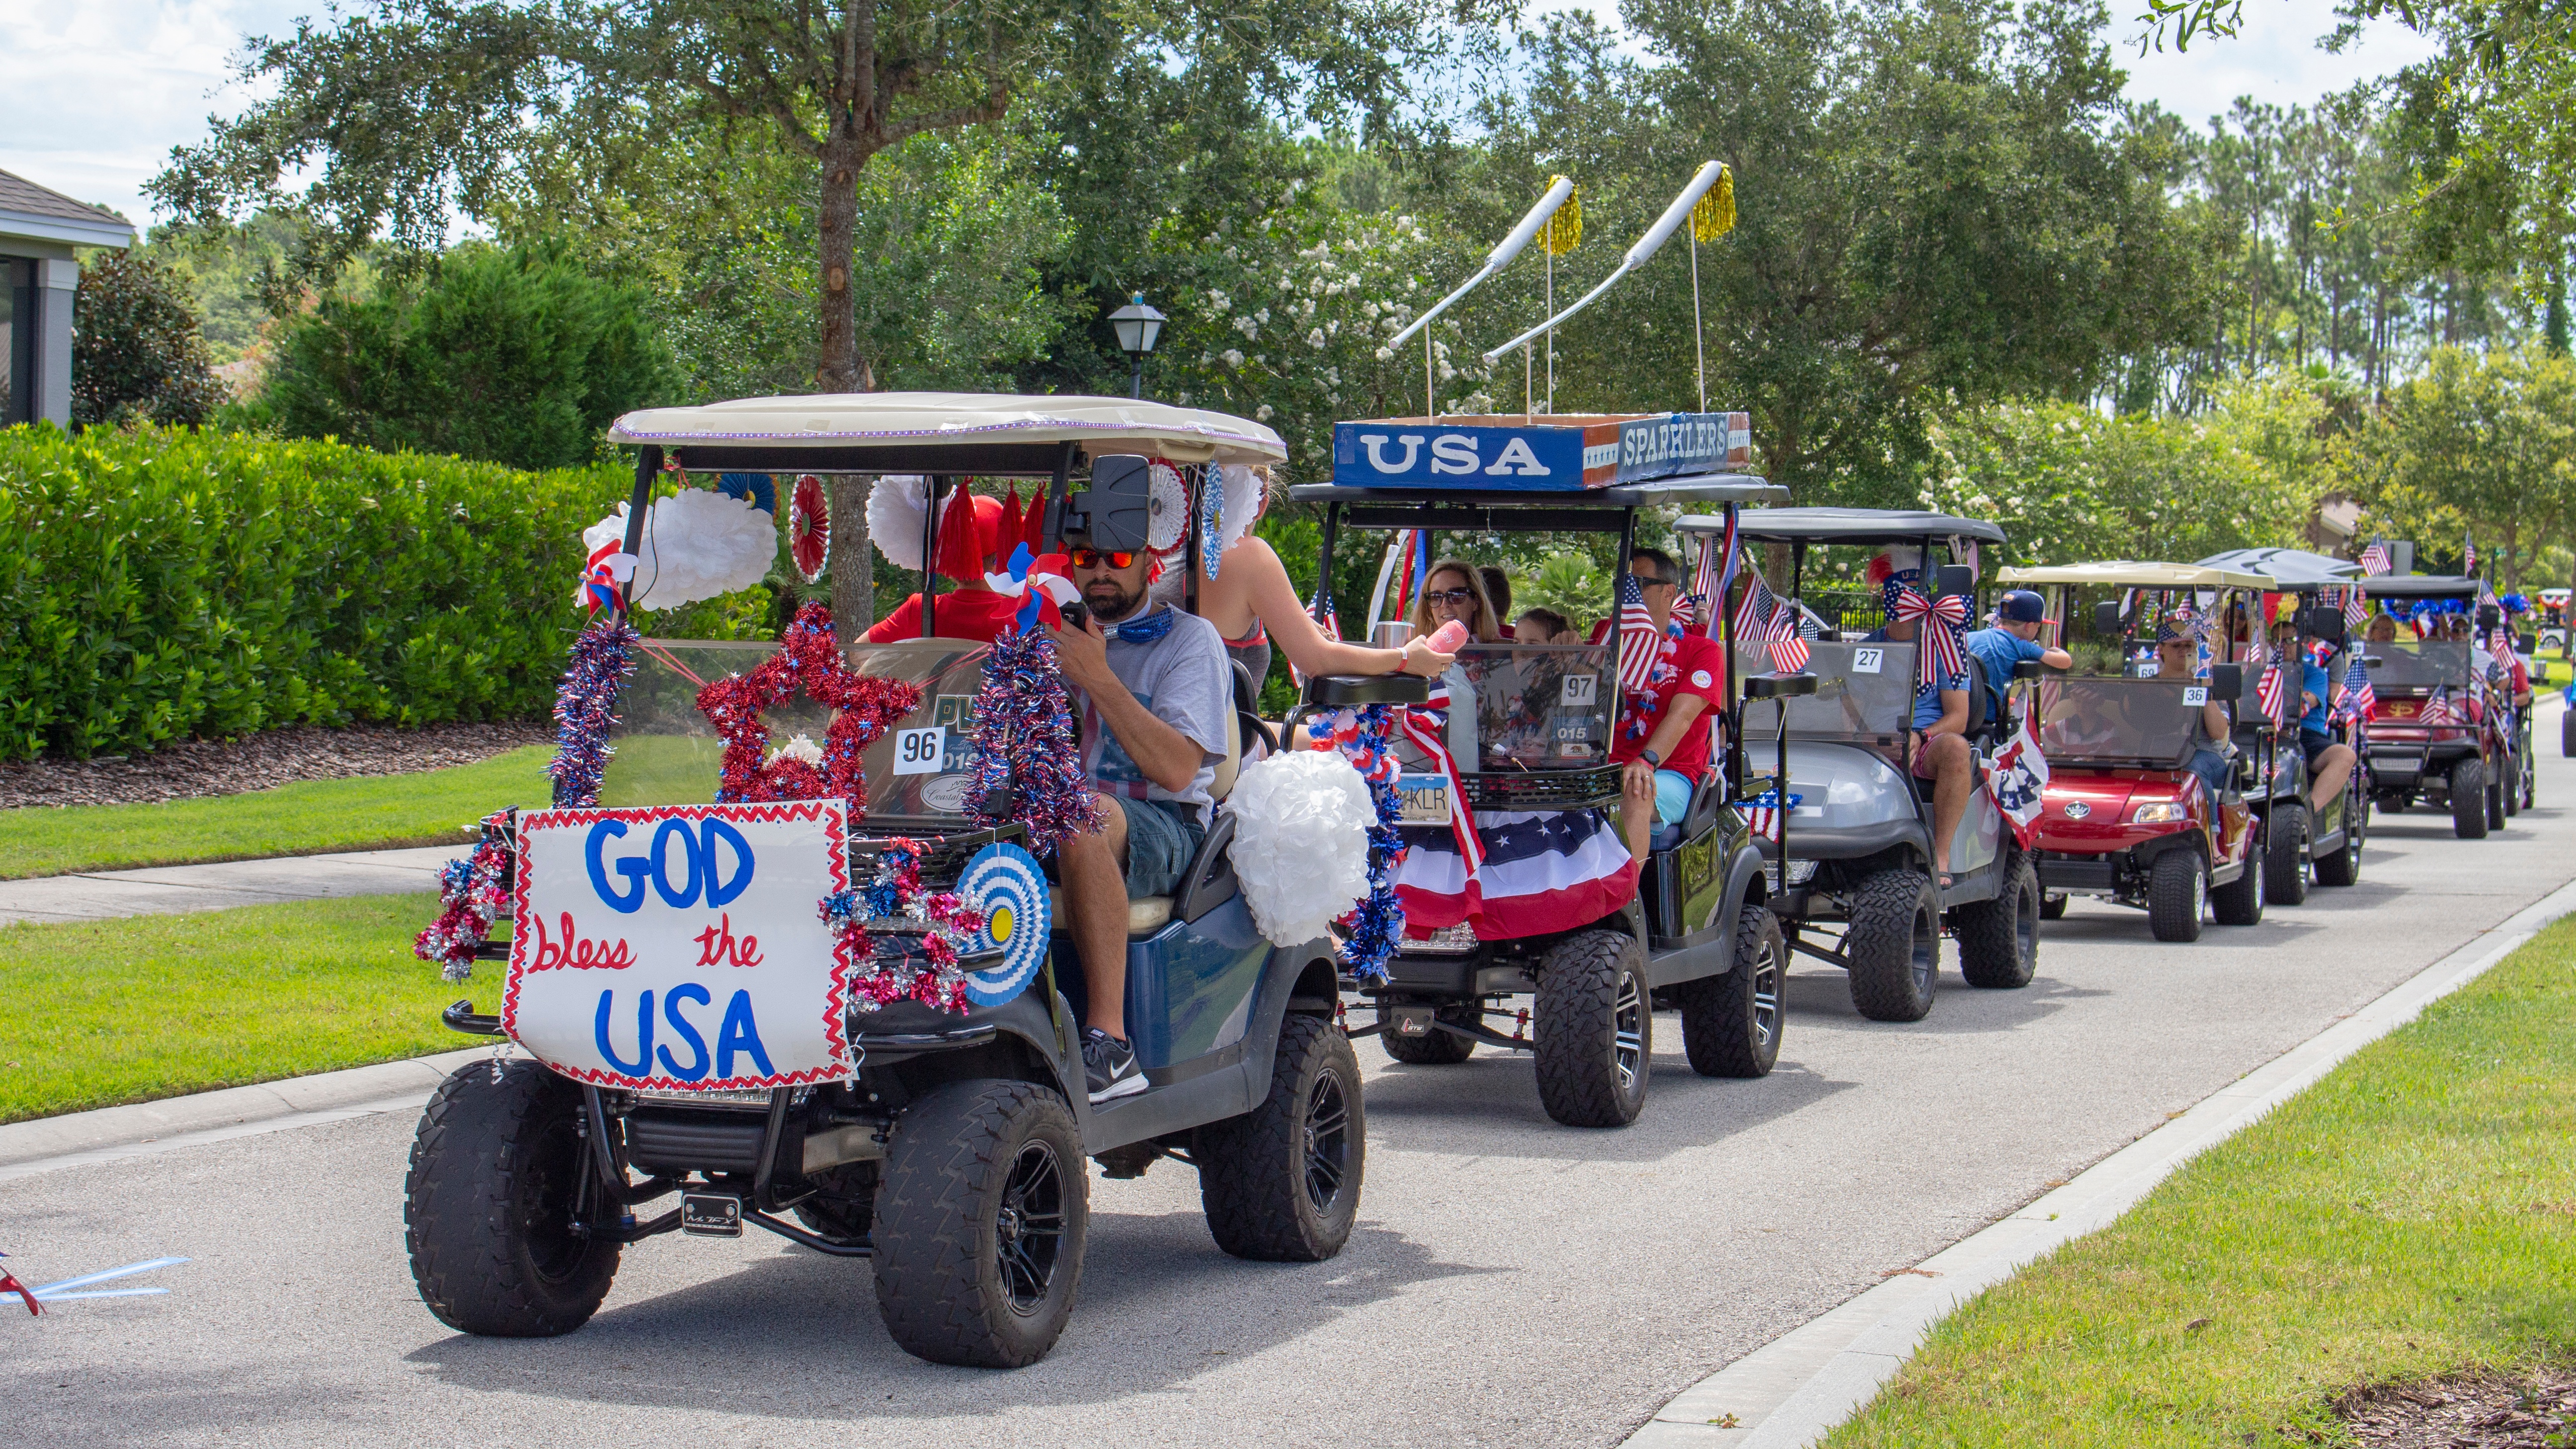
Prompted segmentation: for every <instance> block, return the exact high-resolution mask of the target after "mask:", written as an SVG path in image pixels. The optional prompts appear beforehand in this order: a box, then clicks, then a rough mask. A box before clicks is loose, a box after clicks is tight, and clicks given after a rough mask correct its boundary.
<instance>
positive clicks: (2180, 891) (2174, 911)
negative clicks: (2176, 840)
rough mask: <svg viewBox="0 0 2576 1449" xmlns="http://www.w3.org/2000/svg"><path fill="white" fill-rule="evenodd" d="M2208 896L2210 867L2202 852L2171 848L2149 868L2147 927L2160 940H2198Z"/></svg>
mask: <svg viewBox="0 0 2576 1449" xmlns="http://www.w3.org/2000/svg"><path fill="white" fill-rule="evenodd" d="M2208 899H2209V869H2208V867H2206V866H2204V865H2202V864H2201V862H2200V852H2199V851H2196V850H2190V849H2183V848H2176V849H2173V850H2168V851H2166V852H2165V853H2164V854H2162V855H2159V856H2157V857H2156V863H2155V864H2154V865H2153V866H2151V867H2149V868H2148V870H2147V929H2148V930H2150V931H2153V932H2154V933H2155V937H2156V939H2157V940H2159V941H2197V940H2199V939H2200V918H2201V907H2202V905H2203V904H2204V903H2205V902H2206V901H2207V900H2208Z"/></svg>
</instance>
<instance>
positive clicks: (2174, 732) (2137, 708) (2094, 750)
mask: <svg viewBox="0 0 2576 1449" xmlns="http://www.w3.org/2000/svg"><path fill="white" fill-rule="evenodd" d="M2208 700H2209V689H2208V686H2207V685H2206V684H2201V683H2197V682H2194V681H2190V680H2181V679H2116V678H2102V677H2097V676H2084V675H2070V676H2067V677H2064V678H2049V679H2043V680H2041V681H2040V686H2039V708H2040V726H2039V747H2040V750H2041V752H2042V753H2044V754H2046V755H2047V756H2048V757H2049V758H2050V759H2052V760H2107V761H2116V762H2119V763H2123V764H2145V765H2150V766H2155V767H2159V768H2178V767H2180V766H2181V765H2182V764H2183V763H2184V762H2185V761H2186V760H2188V759H2190V758H2191V750H2192V742H2193V725H2194V722H2195V721H2196V719H2197V718H2198V716H2199V714H2200V707H2201V706H2202V705H2203V704H2206V703H2207V702H2208Z"/></svg>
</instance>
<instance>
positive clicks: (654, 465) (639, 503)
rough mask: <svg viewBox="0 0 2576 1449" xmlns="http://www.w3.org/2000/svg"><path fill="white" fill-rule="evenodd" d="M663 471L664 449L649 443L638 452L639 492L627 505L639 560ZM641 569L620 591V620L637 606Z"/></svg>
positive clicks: (629, 541) (631, 548)
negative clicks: (655, 483) (656, 483)
mask: <svg viewBox="0 0 2576 1449" xmlns="http://www.w3.org/2000/svg"><path fill="white" fill-rule="evenodd" d="M661 471H662V450H661V449H660V448H659V447H656V446H653V445H651V444H647V445H645V446H644V447H641V448H638V449H636V450H635V492H634V494H633V495H632V497H631V498H630V499H629V501H628V503H627V506H626V552H627V553H628V554H629V555H631V556H632V557H635V558H638V559H640V558H642V557H643V556H644V519H645V515H646V514H648V513H649V512H651V511H652V507H653V476H654V475H655V474H657V473H659V472H661ZM642 572H643V570H642V569H641V568H638V569H636V570H635V571H634V572H633V573H629V574H628V575H627V576H626V587H625V588H623V589H621V590H619V591H618V597H619V599H620V600H621V601H622V605H623V606H622V607H620V608H619V609H618V611H617V613H618V617H619V618H621V619H622V618H624V617H625V616H626V614H627V613H628V612H629V611H631V610H632V609H633V608H634V607H635V591H636V589H637V588H639V587H641V581H640V580H639V579H638V578H637V575H638V574H640V573H642Z"/></svg>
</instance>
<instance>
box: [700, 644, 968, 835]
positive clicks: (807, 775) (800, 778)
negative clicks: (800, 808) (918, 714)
mask: <svg viewBox="0 0 2576 1449" xmlns="http://www.w3.org/2000/svg"><path fill="white" fill-rule="evenodd" d="M778 643H779V649H778V652H777V653H775V654H772V655H771V656H769V657H768V658H767V659H765V660H762V661H761V664H760V667H759V668H757V669H754V670H753V671H752V672H751V673H749V674H747V675H744V674H728V675H726V676H725V677H724V678H722V679H719V680H717V681H716V682H714V683H713V684H710V685H708V686H707V687H706V688H704V689H702V690H699V691H698V710H699V712H700V713H702V714H704V715H705V716H706V717H707V720H708V722H709V723H711V724H713V725H714V726H715V728H716V734H717V736H718V737H720V738H721V739H723V740H724V742H725V746H724V758H723V760H722V762H721V773H720V776H719V781H718V785H717V789H716V800H717V801H718V802H719V803H721V804H728V805H731V804H761V803H764V802H767V801H772V800H825V799H838V800H846V801H848V802H850V807H851V809H852V810H853V812H856V811H859V810H861V809H863V808H864V807H865V804H866V801H867V798H868V777H867V772H866V770H865V769H864V768H863V767H862V766H861V764H860V759H859V756H860V752H861V751H863V750H865V749H866V748H867V746H868V742H869V741H871V740H874V739H875V738H876V737H877V736H879V735H881V734H883V733H885V730H886V726H888V725H891V724H893V723H894V722H895V721H897V720H899V719H902V718H903V717H904V716H905V715H908V714H910V713H912V712H913V710H914V709H916V708H918V707H919V706H920V704H921V686H920V685H917V684H913V683H911V682H910V681H907V680H901V679H884V678H875V677H871V676H867V675H860V674H853V673H851V672H850V668H849V665H848V664H847V663H846V662H844V661H843V660H842V658H841V646H840V644H839V642H838V641H837V640H836V639H835V638H834V637H833V634H832V611H831V609H830V608H828V607H827V606H825V605H822V604H807V605H806V606H805V607H804V608H802V609H799V610H797V611H796V617H795V618H794V619H792V620H790V621H788V625H787V630H786V632H785V633H783V634H781V635H779V637H778ZM799 690H802V691H803V692H804V693H805V695H806V697H807V698H809V699H812V700H813V701H814V702H816V703H817V704H821V705H824V706H827V707H829V708H830V709H832V710H833V711H834V714H833V717H832V727H831V729H829V730H828V731H826V732H825V733H824V736H823V761H822V763H821V764H820V765H819V766H818V765H815V764H813V763H811V762H809V761H806V760H802V759H799V758H797V757H796V756H794V755H791V754H780V755H779V756H778V757H777V758H775V759H769V760H764V759H763V758H762V756H763V755H764V754H765V753H767V750H768V747H769V726H768V725H767V724H765V723H763V722H762V720H761V715H762V714H763V713H764V712H765V711H767V710H768V709H769V707H770V706H772V705H775V704H779V703H782V702H784V701H786V700H789V699H792V698H794V697H795V696H796V693H797V692H798V691H799Z"/></svg>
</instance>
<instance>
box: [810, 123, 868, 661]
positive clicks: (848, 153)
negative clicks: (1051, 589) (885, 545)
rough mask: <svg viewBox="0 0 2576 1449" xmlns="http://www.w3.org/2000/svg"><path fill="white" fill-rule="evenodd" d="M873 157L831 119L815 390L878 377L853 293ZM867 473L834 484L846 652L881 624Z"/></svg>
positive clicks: (835, 605) (837, 598) (835, 587)
mask: <svg viewBox="0 0 2576 1449" xmlns="http://www.w3.org/2000/svg"><path fill="white" fill-rule="evenodd" d="M866 162H867V153H866V151H865V149H864V147H863V145H862V143H861V141H860V138H859V136H858V134H857V133H856V131H855V130H854V129H853V128H852V122H851V119H850V116H849V113H848V111H847V110H846V109H845V110H843V111H842V112H841V114H839V115H837V116H835V117H834V118H833V120H832V124H831V128H830V130H829V132H828V134H826V136H825V137H824V140H823V157H822V178H821V179H822V195H821V198H820V207H819V212H818V218H817V220H818V225H817V226H816V228H815V230H816V234H817V237H818V240H819V244H820V249H821V255H820V256H819V257H818V258H817V261H818V262H819V263H820V265H819V266H818V267H817V268H816V276H817V277H818V279H819V280H820V282H821V284H822V285H821V289H820V295H821V298H822V336H821V344H822V345H821V346H820V348H819V349H817V351H818V356H819V359H820V360H819V362H818V363H817V365H816V366H815V369H814V384H815V387H816V389H817V390H818V391H821V392H827V393H830V392H867V391H869V390H870V388H871V384H872V383H873V381H874V379H872V378H870V377H869V376H868V375H867V368H866V367H865V365H864V364H862V363H861V362H860V360H859V326H858V313H857V309H856V300H855V297H854V295H853V293H852V292H851V290H850V266H851V263H852V261H853V259H854V258H855V257H856V256H857V253H858V234H859V168H860V167H861V166H863V165H865V164H866ZM873 483H874V480H873V479H872V478H870V477H868V476H866V475H859V474H846V473H845V474H840V475H837V476H835V477H834V478H833V479H832V480H831V483H830V490H829V491H830V493H831V498H832V619H833V623H834V625H835V629H836V632H837V633H838V634H839V635H840V638H841V643H842V647H843V648H845V649H846V648H849V647H851V646H853V645H854V644H855V643H856V642H857V640H858V637H859V635H860V634H861V633H862V632H863V631H865V630H866V628H867V627H868V626H869V625H870V624H873V623H875V622H876V618H877V604H876V589H875V587H874V574H875V563H876V560H875V558H874V557H873V556H872V554H871V551H870V549H869V546H868V491H869V489H870V488H871V487H872V486H873Z"/></svg>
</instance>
